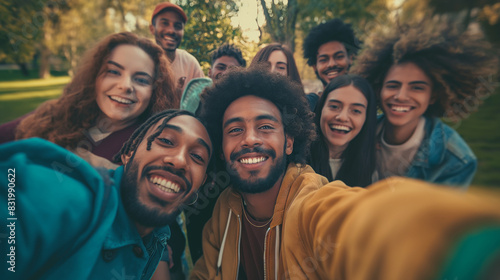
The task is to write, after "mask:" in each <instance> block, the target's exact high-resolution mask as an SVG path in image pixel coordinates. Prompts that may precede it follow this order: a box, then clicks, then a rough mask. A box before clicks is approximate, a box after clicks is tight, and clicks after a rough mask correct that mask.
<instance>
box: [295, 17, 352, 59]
mask: <svg viewBox="0 0 500 280" xmlns="http://www.w3.org/2000/svg"><path fill="white" fill-rule="evenodd" d="M331 41H338V42H341V43H342V44H343V45H344V47H345V48H346V50H347V54H348V55H355V54H356V53H357V52H358V50H359V49H360V45H361V44H360V42H359V40H358V39H357V38H356V36H355V35H354V31H353V30H352V28H351V25H350V24H348V23H344V22H343V21H342V20H340V19H338V18H336V19H332V20H330V21H327V22H325V23H322V24H320V25H318V26H316V27H314V28H313V29H311V31H310V32H309V34H307V37H306V38H305V39H304V44H303V45H302V48H303V49H304V58H305V59H307V64H308V65H309V66H313V65H316V56H317V55H318V49H319V47H320V46H321V45H323V44H325V43H328V42H331Z"/></svg>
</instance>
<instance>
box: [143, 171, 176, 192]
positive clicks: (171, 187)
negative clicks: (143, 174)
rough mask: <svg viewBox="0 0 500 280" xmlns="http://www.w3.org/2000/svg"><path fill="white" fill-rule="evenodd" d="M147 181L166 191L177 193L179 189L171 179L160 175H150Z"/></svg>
mask: <svg viewBox="0 0 500 280" xmlns="http://www.w3.org/2000/svg"><path fill="white" fill-rule="evenodd" d="M148 180H149V182H151V183H153V184H155V185H156V186H158V188H159V189H160V190H162V191H163V192H166V193H179V192H180V191H181V188H180V186H179V185H178V184H177V183H175V182H172V181H169V180H167V179H165V178H162V177H160V176H155V175H153V176H150V177H149V178H148Z"/></svg>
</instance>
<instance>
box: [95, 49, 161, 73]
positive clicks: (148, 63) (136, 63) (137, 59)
mask: <svg viewBox="0 0 500 280" xmlns="http://www.w3.org/2000/svg"><path fill="white" fill-rule="evenodd" d="M110 60H111V61H114V62H116V63H118V64H120V65H121V66H123V67H125V68H127V69H136V70H141V71H144V72H147V73H148V74H150V75H152V73H153V69H154V62H153V59H152V58H151V57H150V56H149V55H148V54H147V53H146V52H145V51H144V50H143V49H141V48H139V47H138V46H134V45H119V46H117V47H115V48H114V49H113V50H112V51H111V54H110V55H109V58H108V61H110ZM106 62H107V61H105V62H104V64H106Z"/></svg>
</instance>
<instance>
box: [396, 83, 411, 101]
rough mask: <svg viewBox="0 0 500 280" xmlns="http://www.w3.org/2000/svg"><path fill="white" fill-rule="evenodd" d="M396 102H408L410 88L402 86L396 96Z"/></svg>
mask: <svg viewBox="0 0 500 280" xmlns="http://www.w3.org/2000/svg"><path fill="white" fill-rule="evenodd" d="M394 99H396V100H407V99H408V88H407V87H406V86H402V87H401V88H400V89H399V91H398V92H397V93H396V95H395V96H394Z"/></svg>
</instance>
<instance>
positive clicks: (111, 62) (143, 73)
mask: <svg viewBox="0 0 500 280" xmlns="http://www.w3.org/2000/svg"><path fill="white" fill-rule="evenodd" d="M108 64H113V65H114V66H116V67H118V68H120V69H122V70H125V67H123V66H122V65H121V64H119V63H116V62H114V61H113V60H109V61H108ZM136 74H138V75H144V76H148V77H150V78H151V79H152V78H153V77H152V76H151V75H150V74H148V73H146V72H143V71H138V72H136Z"/></svg>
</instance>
